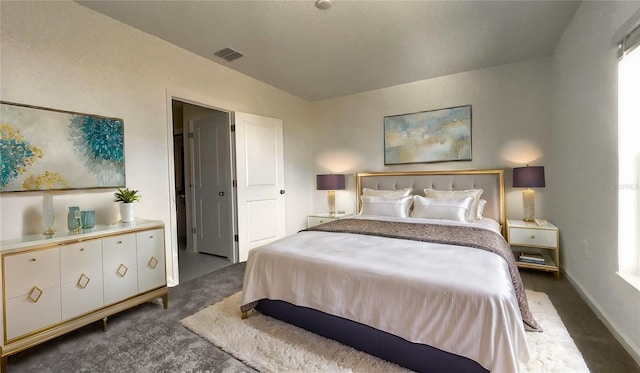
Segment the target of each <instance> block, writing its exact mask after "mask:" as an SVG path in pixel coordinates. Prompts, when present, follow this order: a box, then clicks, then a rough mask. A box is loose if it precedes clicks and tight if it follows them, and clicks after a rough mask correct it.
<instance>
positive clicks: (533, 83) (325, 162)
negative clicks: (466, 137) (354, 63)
mask: <svg viewBox="0 0 640 373" xmlns="http://www.w3.org/2000/svg"><path fill="white" fill-rule="evenodd" d="M551 96H552V85H551V60H550V59H548V58H544V59H538V60H531V61H526V62H521V63H516V64H509V65H503V66H496V67H492V68H488V69H483V70H476V71H470V72H465V73H460V74H455V75H449V76H443V77H439V78H435V79H429V80H423V81H419V82H413V83H410V84H403V85H399V86H395V87H391V88H386V89H380V90H375V91H369V92H365V93H361V94H356V95H351V96H345V97H340V98H336V99H332V100H326V101H320V102H315V103H313V116H314V119H316V121H315V133H314V135H313V138H314V145H315V147H314V149H315V151H314V162H315V165H314V166H315V169H316V171H317V172H318V173H326V172H329V171H332V172H345V173H349V174H352V173H355V172H358V171H391V170H394V171H395V170H442V169H481V168H505V171H506V172H505V174H506V187H507V190H508V192H507V216H509V217H521V216H522V194H521V190H511V168H512V167H515V166H523V165H524V164H525V163H530V164H532V165H543V166H545V165H547V164H548V163H549V158H548V156H549V153H550V145H551V144H550V142H549V134H550V131H551V129H550V128H551V125H550V124H551V121H552V115H551V107H552V106H551ZM460 105H471V106H472V152H473V154H472V161H470V162H445V163H432V164H414V165H402V166H400V165H398V166H386V167H385V166H384V150H383V118H384V117H385V116H389V115H397V114H405V113H413V112H418V111H426V110H435V109H440V108H447V107H453V106H460ZM353 179H354V178H353V176H350V177H349V178H348V183H351V186H352V190H353V182H354V181H353ZM547 182H548V183H552V182H553V180H549V181H547ZM347 188H349V186H347ZM546 193H548V190H547V189H539V190H538V191H537V210H536V211H537V213H538V216H545V215H544V212H545V205H546V203H545V195H546ZM326 204H327V203H326V196H325V194H324V193H323V192H320V191H317V192H315V193H314V208H315V210H316V211H318V212H321V211H326V210H327V207H326ZM336 207H337V209H338V210H346V211H354V209H355V198H354V193H353V192H351V191H339V192H337V193H336Z"/></svg>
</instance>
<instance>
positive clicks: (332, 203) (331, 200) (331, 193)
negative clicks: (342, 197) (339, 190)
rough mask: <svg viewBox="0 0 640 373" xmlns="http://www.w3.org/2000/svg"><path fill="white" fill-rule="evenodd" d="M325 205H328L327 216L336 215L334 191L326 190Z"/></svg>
mask: <svg viewBox="0 0 640 373" xmlns="http://www.w3.org/2000/svg"><path fill="white" fill-rule="evenodd" d="M327 203H328V204H329V216H335V215H336V191H335V190H327Z"/></svg>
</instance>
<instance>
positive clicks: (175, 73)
mask: <svg viewBox="0 0 640 373" xmlns="http://www.w3.org/2000/svg"><path fill="white" fill-rule="evenodd" d="M0 7H1V17H2V19H1V24H2V34H1V40H0V42H1V44H2V55H1V60H0V79H1V83H2V84H1V88H0V97H1V99H2V100H5V101H11V102H18V103H25V104H30V105H37V106H43V107H49V108H55V109H62V110H71V111H77V112H83V113H92V114H99V115H105V116H113V117H120V118H123V119H124V126H125V128H124V132H125V157H126V178H127V186H129V187H132V188H135V189H140V191H141V194H142V196H143V199H142V202H141V203H139V204H138V205H137V206H136V215H137V216H139V217H144V218H149V219H159V220H163V221H164V222H165V224H166V226H167V228H169V226H170V224H171V209H173V202H172V201H171V200H170V198H171V195H172V186H171V182H172V181H171V177H170V164H171V163H172V159H171V157H170V156H169V144H170V143H172V140H171V137H170V136H171V135H170V134H171V123H170V120H169V115H170V114H169V113H170V112H171V104H170V101H169V100H168V99H167V92H169V94H175V95H179V96H181V98H184V99H192V100H195V101H197V102H200V103H203V104H207V105H210V106H214V107H219V108H223V109H227V110H232V111H243V112H249V113H254V114H259V115H265V116H270V117H276V118H281V119H283V121H284V129H285V139H284V147H285V152H287V157H286V159H285V185H286V188H287V210H286V214H287V227H288V233H293V232H295V231H297V230H298V229H299V228H300V227H301V226H302V225H303V224H304V221H305V214H306V211H309V210H311V190H312V184H313V171H312V170H309V168H308V167H306V165H308V164H309V163H311V158H310V154H309V152H308V151H307V148H306V145H305V144H308V143H309V139H310V136H311V130H310V121H309V104H308V103H307V102H306V101H304V100H302V99H299V98H297V97H294V96H292V95H290V94H288V93H285V92H283V91H280V90H277V89H275V88H273V87H271V86H269V85H267V84H264V83H262V82H259V81H256V80H255V79H252V78H249V77H247V76H245V75H242V74H239V73H237V72H234V71H232V70H230V69H228V68H225V67H223V66H221V65H218V64H216V63H213V62H211V61H209V60H207V59H204V58H202V57H199V56H196V55H194V54H192V53H190V52H187V51H185V50H182V49H180V48H177V47H175V46H173V45H171V44H169V43H167V42H165V41H162V40H160V39H158V38H156V37H153V36H150V35H148V34H145V33H142V32H140V31H139V30H137V29H134V28H132V27H129V26H126V25H124V24H122V23H120V22H117V21H115V20H113V19H111V18H109V17H106V16H104V15H101V14H99V13H96V12H94V11H92V10H89V9H88V8H85V7H83V6H81V5H78V4H76V3H74V2H66V1H65V2H7V1H3V2H1V3H0ZM185 96H186V97H185ZM112 195H113V191H98V192H95V191H91V192H90V191H81V192H61V193H59V194H58V195H56V196H55V198H54V204H55V209H56V223H55V226H54V228H55V229H56V230H66V214H67V206H70V205H79V206H81V208H82V209H95V210H96V213H97V216H96V220H97V223H99V224H104V223H110V222H114V221H117V215H118V210H117V206H116V205H115V203H113V202H112ZM41 201H42V197H41V193H17V194H16V193H13V194H2V195H0V203H1V206H2V208H1V214H0V226H1V228H2V229H1V233H0V239H2V240H6V239H10V238H15V237H18V236H21V235H25V234H31V233H39V232H41V231H42V227H41V223H40V222H41V219H40V211H41ZM166 242H167V250H168V252H171V246H172V245H173V244H174V242H172V239H171V236H170V233H169V229H167V236H166ZM172 259H175V258H171V257H170V258H169V260H168V263H167V267H168V268H167V269H168V271H169V272H168V273H169V281H170V283H174V282H175V281H176V274H175V273H173V272H172V265H173V263H172Z"/></svg>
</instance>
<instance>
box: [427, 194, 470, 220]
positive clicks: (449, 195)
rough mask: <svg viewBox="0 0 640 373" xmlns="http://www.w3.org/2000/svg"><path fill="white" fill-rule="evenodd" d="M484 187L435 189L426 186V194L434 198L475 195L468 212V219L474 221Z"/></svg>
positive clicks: (459, 197) (456, 197)
mask: <svg viewBox="0 0 640 373" xmlns="http://www.w3.org/2000/svg"><path fill="white" fill-rule="evenodd" d="M482 192H483V190H482V189H467V190H435V189H429V188H426V189H425V190H424V195H425V196H426V197H429V198H433V199H445V200H446V199H461V198H464V197H473V202H472V203H471V208H470V209H469V212H468V213H467V221H468V222H472V221H474V220H476V216H478V204H479V203H480V195H482Z"/></svg>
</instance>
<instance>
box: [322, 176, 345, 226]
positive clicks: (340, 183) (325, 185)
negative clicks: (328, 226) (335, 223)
mask: <svg viewBox="0 0 640 373" xmlns="http://www.w3.org/2000/svg"><path fill="white" fill-rule="evenodd" d="M316 183H317V189H318V190H326V191H327V202H328V203H329V216H335V214H336V190H342V189H344V175H342V174H327V175H316Z"/></svg>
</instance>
